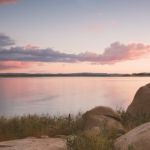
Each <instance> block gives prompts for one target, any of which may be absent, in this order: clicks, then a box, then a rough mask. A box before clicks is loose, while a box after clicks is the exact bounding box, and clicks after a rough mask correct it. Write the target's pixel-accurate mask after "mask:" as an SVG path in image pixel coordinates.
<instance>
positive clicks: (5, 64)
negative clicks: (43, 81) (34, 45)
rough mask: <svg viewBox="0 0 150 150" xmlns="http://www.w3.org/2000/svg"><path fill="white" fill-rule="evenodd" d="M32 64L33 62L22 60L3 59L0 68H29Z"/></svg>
mask: <svg viewBox="0 0 150 150" xmlns="http://www.w3.org/2000/svg"><path fill="white" fill-rule="evenodd" d="M31 66H32V63H31V62H21V61H1V62H0V70H7V69H19V68H27V67H31Z"/></svg>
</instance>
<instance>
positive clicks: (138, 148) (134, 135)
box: [114, 122, 150, 150]
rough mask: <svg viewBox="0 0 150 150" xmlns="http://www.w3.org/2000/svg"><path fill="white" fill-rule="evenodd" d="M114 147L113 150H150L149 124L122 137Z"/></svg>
mask: <svg viewBox="0 0 150 150" xmlns="http://www.w3.org/2000/svg"><path fill="white" fill-rule="evenodd" d="M114 146H115V150H130V149H131V150H150V122H149V123H145V124H143V125H140V126H138V127H136V128H135V129H133V130H131V131H129V132H128V133H126V134H125V135H122V136H121V137H119V138H118V139H117V140H116V142H115V144H114Z"/></svg>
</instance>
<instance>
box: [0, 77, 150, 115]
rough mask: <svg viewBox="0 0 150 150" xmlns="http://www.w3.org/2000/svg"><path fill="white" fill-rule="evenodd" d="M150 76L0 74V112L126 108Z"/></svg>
mask: <svg viewBox="0 0 150 150" xmlns="http://www.w3.org/2000/svg"><path fill="white" fill-rule="evenodd" d="M149 81H150V78H148V77H147V78H143V77H142V78H138V77H130V78H129V77H128V78H116V77H115V78H106V77H105V78H98V77H95V78H94V77H85V78H83V77H76V78H75V77H67V78H65V77H64V78H63V77H62V78H0V115H5V116H13V115H22V114H28V113H30V114H34V113H36V114H42V113H44V114H46V113H49V114H51V115H56V114H68V113H73V114H76V113H78V112H79V111H81V112H84V111H86V110H88V109H91V108H92V107H95V106H98V105H104V106H110V107H113V108H120V107H123V108H126V107H127V106H128V104H129V103H130V102H131V101H132V99H133V96H134V94H135V92H136V91H137V89H138V88H139V87H140V86H142V85H145V84H147V83H148V82H149Z"/></svg>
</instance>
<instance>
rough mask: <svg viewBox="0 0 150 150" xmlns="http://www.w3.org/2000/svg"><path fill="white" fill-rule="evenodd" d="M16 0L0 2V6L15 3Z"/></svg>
mask: <svg viewBox="0 0 150 150" xmlns="http://www.w3.org/2000/svg"><path fill="white" fill-rule="evenodd" d="M16 2H17V0H0V4H9V3H16Z"/></svg>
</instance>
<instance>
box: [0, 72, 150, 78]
mask: <svg viewBox="0 0 150 150" xmlns="http://www.w3.org/2000/svg"><path fill="white" fill-rule="evenodd" d="M18 77H32V78H34V77H150V73H133V74H119V73H112V74H109V73H58V74H51V73H47V74H43V73H33V74H32V73H0V78H18Z"/></svg>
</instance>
